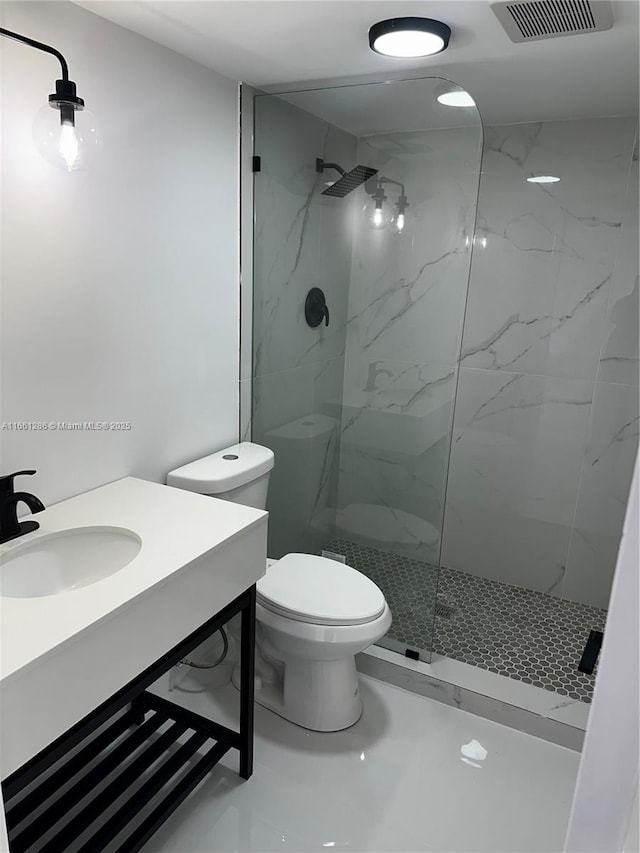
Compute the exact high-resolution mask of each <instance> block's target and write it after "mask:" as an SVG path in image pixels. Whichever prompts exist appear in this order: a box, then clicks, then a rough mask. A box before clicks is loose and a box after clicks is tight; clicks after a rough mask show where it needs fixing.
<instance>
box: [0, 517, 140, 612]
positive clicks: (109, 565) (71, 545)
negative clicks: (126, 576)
mask: <svg viewBox="0 0 640 853" xmlns="http://www.w3.org/2000/svg"><path fill="white" fill-rule="evenodd" d="M141 547H142V540H141V539H140V537H139V536H137V535H136V534H135V533H134V532H133V531H132V530H126V529H124V528H122V527H78V528H75V529H73V530H62V531H60V532H59V533H50V534H48V535H44V536H40V537H38V538H37V539H34V540H33V541H31V542H26V543H25V544H24V545H19V546H17V547H15V548H13V549H11V550H10V551H9V552H8V553H5V554H3V555H2V556H0V595H2V596H4V597H5V598H40V597H43V596H46V595H57V594H58V593H61V592H68V591H69V590H72V589H79V588H80V587H83V586H89V585H90V584H92V583H96V581H99V580H102V579H103V578H106V577H109V575H113V574H115V573H116V572H119V571H120V570H121V569H124V567H125V566H126V565H128V563H130V562H131V560H133V558H134V557H135V556H136V554H137V553H138V552H139V551H140V548H141Z"/></svg>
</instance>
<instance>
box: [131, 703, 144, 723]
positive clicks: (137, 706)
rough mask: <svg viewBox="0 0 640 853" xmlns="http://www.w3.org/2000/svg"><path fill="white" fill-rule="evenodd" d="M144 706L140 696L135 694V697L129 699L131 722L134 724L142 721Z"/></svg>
mask: <svg viewBox="0 0 640 853" xmlns="http://www.w3.org/2000/svg"><path fill="white" fill-rule="evenodd" d="M144 712H145V709H144V706H143V702H142V699H141V697H140V696H136V697H135V699H132V700H131V711H130V714H131V722H132V724H134V725H137V726H139V725H141V724H142V723H144Z"/></svg>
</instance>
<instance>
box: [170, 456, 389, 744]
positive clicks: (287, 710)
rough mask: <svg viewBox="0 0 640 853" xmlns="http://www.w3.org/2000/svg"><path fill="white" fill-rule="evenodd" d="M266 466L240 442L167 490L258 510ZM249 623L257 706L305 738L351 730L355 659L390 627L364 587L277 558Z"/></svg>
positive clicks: (343, 568)
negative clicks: (253, 641) (298, 728)
mask: <svg viewBox="0 0 640 853" xmlns="http://www.w3.org/2000/svg"><path fill="white" fill-rule="evenodd" d="M273 465H274V454H273V452H272V451H271V450H269V449H268V448H266V447H262V446H260V445H257V444H253V443H251V442H242V443H241V444H236V445H234V446H233V447H228V448H226V449H224V450H220V451H219V452H218V453H213V454H211V455H210V456H206V457H205V458H203V459H198V460H196V461H195V462H190V463H189V464H187V465H184V466H183V467H182V468H177V469H176V470H175V471H172V472H171V473H170V474H169V475H168V476H167V485H169V486H174V487H177V488H181V489H187V490H188V491H191V492H198V493H199V494H203V495H211V496H212V497H216V498H221V499H222V500H229V501H233V502H235V503H241V504H245V505H247V506H253V507H256V508H257V509H264V508H265V507H266V501H267V491H268V488H269V475H270V472H271V470H272V469H273ZM256 622H257V624H256V690H255V699H256V702H258V703H259V704H260V705H263V706H264V707H266V708H269V709H270V710H272V711H275V713H277V714H279V715H280V716H281V717H284V718H285V719H287V720H290V721H291V722H293V723H296V724H297V725H299V726H303V727H304V728H307V729H312V730H314V731H322V732H333V731H339V730H340V729H346V728H348V727H349V726H352V725H353V724H354V723H355V722H357V720H358V719H359V718H360V715H361V714H362V700H361V699H360V693H359V689H358V676H357V673H356V666H355V655H356V654H357V653H358V652H361V651H362V650H363V649H365V648H367V646H370V645H371V644H372V643H375V642H376V640H379V639H380V637H382V636H383V635H384V634H386V632H387V631H388V630H389V628H390V626H391V611H390V610H389V606H388V604H387V602H386V601H385V598H384V596H383V594H382V592H381V591H380V589H379V587H377V586H376V584H375V583H373V581H371V580H369V578H367V577H366V576H365V575H363V574H362V573H361V572H358V571H356V570H355V569H353V568H351V566H347V565H344V564H343V563H338V562H337V561H335V560H328V559H326V558H325V557H317V556H315V555H313V554H299V553H291V554H286V555H285V556H284V557H282V558H281V559H279V560H275V561H271V560H269V561H268V565H267V572H266V575H265V576H264V577H263V578H261V579H260V580H259V581H258V583H257V586H256ZM233 681H234V683H235V684H236V686H238V673H237V672H236V671H234V676H233Z"/></svg>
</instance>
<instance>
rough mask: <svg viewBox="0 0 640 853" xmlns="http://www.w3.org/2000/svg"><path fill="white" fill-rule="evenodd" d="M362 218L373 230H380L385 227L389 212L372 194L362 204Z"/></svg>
mask: <svg viewBox="0 0 640 853" xmlns="http://www.w3.org/2000/svg"><path fill="white" fill-rule="evenodd" d="M364 219H365V222H366V223H367V225H368V226H369V228H371V229H372V230H373V231H382V229H383V228H386V227H387V225H388V223H389V213H388V209H387V208H386V207H385V203H384V202H383V201H382V202H381V201H380V200H378V199H376V198H374V197H373V196H372V197H371V198H370V199H369V201H368V202H367V203H366V204H365V206H364Z"/></svg>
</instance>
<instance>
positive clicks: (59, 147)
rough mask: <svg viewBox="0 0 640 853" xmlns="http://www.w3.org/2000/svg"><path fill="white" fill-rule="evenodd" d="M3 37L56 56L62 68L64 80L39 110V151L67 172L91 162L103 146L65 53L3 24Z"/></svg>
mask: <svg viewBox="0 0 640 853" xmlns="http://www.w3.org/2000/svg"><path fill="white" fill-rule="evenodd" d="M0 36H5V37H6V38H10V39H13V40H14V41H18V42H21V43H22V44H26V45H28V46H29V47H33V48H35V49H36V50H42V51H44V52H45V53H50V54H51V55H52V56H55V57H56V59H57V60H58V61H59V62H60V66H61V68H62V75H61V77H62V79H60V80H56V90H55V92H54V93H53V94H51V95H49V102H48V104H45V105H44V106H43V107H42V108H41V109H40V110H39V111H38V113H37V115H36V117H35V120H34V123H33V136H34V141H35V143H36V146H37V148H38V151H39V152H40V154H42V156H43V157H44V158H45V160H47V161H48V162H49V163H52V164H53V165H54V166H59V167H60V168H62V169H64V170H65V171H68V172H74V171H76V170H77V169H81V168H83V167H84V166H86V165H88V163H89V161H90V160H91V157H92V155H93V154H94V153H97V152H98V151H99V149H100V148H101V146H102V138H101V136H100V133H99V131H98V127H97V125H96V121H95V116H94V115H93V113H92V112H91V111H90V110H85V106H84V101H83V99H82V98H79V97H78V95H77V93H76V84H75V83H74V82H73V80H69V68H68V66H67V62H66V60H65V58H64V56H63V55H62V54H61V53H60V51H58V50H56V49H55V48H54V47H51V46H49V45H47V44H43V43H42V42H39V41H35V40H34V39H30V38H27V36H23V35H20V34H19V33H14V32H12V31H11V30H5V29H3V28H2V27H0Z"/></svg>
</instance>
